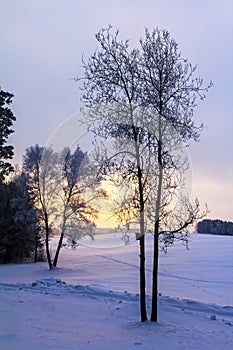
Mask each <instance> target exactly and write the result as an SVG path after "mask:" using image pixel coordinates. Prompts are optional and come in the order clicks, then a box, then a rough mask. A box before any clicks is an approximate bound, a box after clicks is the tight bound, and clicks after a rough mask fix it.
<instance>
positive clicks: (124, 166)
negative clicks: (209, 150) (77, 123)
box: [81, 27, 208, 322]
mask: <svg viewBox="0 0 233 350" xmlns="http://www.w3.org/2000/svg"><path fill="white" fill-rule="evenodd" d="M96 39H97V41H98V43H99V46H100V47H99V49H98V50H97V51H95V53H94V54H93V55H92V56H91V58H90V59H89V60H88V61H87V62H84V61H83V68H84V77H83V84H82V86H81V89H82V91H83V94H82V100H83V102H84V104H85V106H86V107H88V108H89V109H88V111H87V112H85V113H84V115H85V117H86V121H87V123H88V125H89V128H90V130H92V131H94V133H95V134H96V135H98V136H100V137H103V138H104V140H107V139H108V140H109V139H114V140H116V142H115V145H114V152H113V154H109V152H108V150H107V146H105V151H104V152H103V153H102V154H104V156H102V159H101V161H102V164H101V166H102V170H103V173H104V174H108V176H109V175H111V177H112V179H113V181H114V182H115V184H116V185H119V186H121V187H123V189H124V190H125V192H124V195H123V196H121V197H120V198H119V199H118V201H117V202H118V203H116V204H117V206H116V214H117V215H118V217H119V219H120V220H121V221H122V223H123V222H124V223H125V224H127V225H128V224H129V223H130V222H131V221H135V220H136V221H137V222H138V223H139V227H140V233H139V243H140V309H141V321H145V320H146V319H147V311H146V294H145V237H144V236H145V233H146V231H153V234H154V262H153V289H152V313H151V321H155V322H156V321H157V276H158V252H159V236H160V241H161V243H162V242H163V246H164V247H167V246H169V244H170V243H173V242H174V239H176V238H177V239H183V240H184V241H185V240H186V239H187V236H186V235H185V234H183V235H182V233H183V232H184V231H186V230H187V227H188V226H189V225H191V224H192V223H193V222H194V221H195V220H196V219H198V218H199V217H202V216H203V215H204V214H205V212H203V213H200V206H199V202H198V201H197V200H196V201H194V203H190V202H189V201H188V198H187V197H185V196H183V197H182V198H181V199H180V206H178V207H177V208H176V211H175V210H171V206H172V202H173V200H174V198H175V197H176V195H177V190H181V188H182V186H184V185H183V178H182V174H183V173H184V172H185V169H186V167H187V164H186V160H185V159H182V157H180V154H179V152H178V155H177V152H176V151H177V148H178V147H179V143H180V142H181V141H183V142H186V143H187V142H188V141H189V140H191V139H193V140H194V141H196V140H198V139H199V136H200V132H201V130H202V125H200V126H196V125H195V123H194V121H193V112H194V108H195V106H196V100H197V98H199V97H200V98H201V99H203V98H204V97H205V93H206V92H207V90H208V87H207V88H202V84H203V81H202V79H200V78H198V77H197V78H195V77H194V78H193V76H194V74H195V71H196V67H193V66H192V65H191V64H189V63H188V61H187V60H186V59H183V58H182V56H181V54H180V53H179V52H178V46H177V44H176V42H175V41H174V40H173V39H172V38H171V37H170V34H169V33H168V32H167V31H166V30H158V29H157V30H154V31H153V32H152V34H150V33H149V31H147V30H146V33H145V39H141V40H140V45H141V48H140V49H130V48H129V42H128V41H121V40H120V39H119V32H118V31H117V32H116V33H115V34H114V33H113V34H112V33H111V27H109V28H108V29H106V30H105V29H102V30H100V32H99V33H98V34H97V35H96ZM124 184H125V186H124ZM181 192H182V191H181ZM181 203H182V204H183V205H181ZM152 227H153V228H152Z"/></svg>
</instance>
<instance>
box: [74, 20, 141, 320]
mask: <svg viewBox="0 0 233 350" xmlns="http://www.w3.org/2000/svg"><path fill="white" fill-rule="evenodd" d="M118 34H119V33H118V32H116V33H115V34H111V27H109V28H108V29H107V30H105V29H103V30H100V32H99V33H98V34H97V35H96V39H97V41H98V43H99V46H100V48H99V50H97V51H96V52H95V53H94V54H93V55H92V56H91V58H90V59H89V60H88V61H87V62H86V63H85V62H84V61H83V68H84V79H83V85H82V88H81V89H82V91H83V95H82V100H83V102H84V103H85V105H86V106H87V107H89V112H88V114H86V118H87V121H88V123H89V127H90V129H91V130H93V131H94V133H95V134H96V135H99V136H102V137H104V138H109V137H111V136H112V135H114V133H115V134H118V135H120V134H121V135H122V134H125V135H128V134H130V136H131V137H132V139H133V140H134V145H133V147H134V149H133V153H134V154H135V159H134V161H135V162H136V173H137V175H136V178H137V188H138V192H139V197H140V200H139V202H140V205H139V210H138V212H139V216H140V240H139V243H140V309H141V320H142V321H145V320H147V312H146V292H145V237H144V234H145V228H144V198H143V183H142V182H143V180H142V171H141V159H140V155H139V147H138V145H139V140H138V137H139V133H138V128H137V125H136V122H135V106H137V105H138V103H139V102H138V97H139V95H138V90H139V86H138V82H139V80H138V74H139V72H138V60H139V56H138V54H139V52H138V50H131V51H130V50H129V48H128V45H129V44H128V41H121V40H119V38H118ZM103 106H107V107H108V108H107V109H105V108H103ZM119 108H121V109H122V110H121V111H119ZM119 118H120V119H119ZM126 125H127V126H126Z"/></svg>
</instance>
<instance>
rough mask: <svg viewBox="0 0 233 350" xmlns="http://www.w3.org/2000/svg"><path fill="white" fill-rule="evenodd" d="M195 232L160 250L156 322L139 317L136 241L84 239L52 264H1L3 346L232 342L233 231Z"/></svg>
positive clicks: (219, 345) (164, 347) (158, 346)
mask: <svg viewBox="0 0 233 350" xmlns="http://www.w3.org/2000/svg"><path fill="white" fill-rule="evenodd" d="M191 237H192V239H191V243H190V245H189V250H186V249H185V247H184V246H182V244H176V245H175V246H174V247H172V248H170V249H169V251H168V254H167V255H164V254H160V267H159V293H160V294H161V295H160V297H159V315H158V318H159V320H158V323H157V324H156V323H152V322H149V321H148V322H145V323H140V322H139V320H140V314H139V296H138V275H139V271H138V270H139V269H138V262H139V258H138V252H139V251H138V243H137V242H133V241H132V242H131V243H130V244H129V245H123V244H116V242H115V241H114V244H112V245H111V240H110V241H108V243H107V244H105V246H106V248H100V246H103V242H104V238H103V236H98V237H97V238H96V241H95V242H94V243H92V244H89V243H88V245H86V242H80V243H81V245H80V246H79V247H78V248H77V249H76V250H71V249H67V248H63V249H62V251H61V256H60V260H59V267H58V268H57V269H54V270H53V271H48V267H47V264H46V263H37V264H23V265H14V264H12V265H0V349H4V350H22V349H29V350H30V349H32V350H42V349H46V350H47V349H48V350H50V349H51V350H52V349H56V350H59V349H64V350H65V349H66V350H73V349H74V350H75V349H80V350H86V349H91V350H93V349H97V350H98V349H100V350H105V349H106V350H109V349H111V350H116V349H117V350H118V349H121V350H124V349H125V350H130V349H145V350H168V349H169V350H170V349H177V350H178V349H179V350H181V349H188V350H192V349H197V350H202V349H203V350H204V349H205V350H209V349H211V350H214V349H219V350H220V349H221V350H230V349H233V237H229V236H212V235H200V234H193V235H192V236H191ZM108 240H109V237H108ZM98 242H99V243H98ZM118 243H119V242H118ZM146 245H147V260H146V268H147V277H148V278H147V279H148V282H149V279H150V276H151V263H152V249H151V248H152V240H151V239H150V237H148V238H147V243H146ZM150 289H151V288H150V283H148V284H147V294H148V296H147V309H148V316H149V315H150V301H151V296H150V293H151V292H150Z"/></svg>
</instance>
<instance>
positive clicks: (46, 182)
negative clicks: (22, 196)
mask: <svg viewBox="0 0 233 350" xmlns="http://www.w3.org/2000/svg"><path fill="white" fill-rule="evenodd" d="M23 172H24V173H25V174H26V176H27V179H28V186H29V190H30V195H31V198H32V199H33V200H34V204H35V207H36V208H37V209H38V211H39V213H40V220H41V221H40V222H41V226H42V227H43V229H44V231H45V247H46V255H47V261H48V264H49V268H50V269H52V258H51V254H50V249H49V236H50V233H51V228H52V225H53V220H54V218H55V217H56V213H57V200H58V187H59V162H58V155H57V154H56V153H55V152H54V151H53V150H52V149H51V148H44V147H40V146H38V145H35V146H31V147H30V148H28V149H26V151H25V155H24V157H23Z"/></svg>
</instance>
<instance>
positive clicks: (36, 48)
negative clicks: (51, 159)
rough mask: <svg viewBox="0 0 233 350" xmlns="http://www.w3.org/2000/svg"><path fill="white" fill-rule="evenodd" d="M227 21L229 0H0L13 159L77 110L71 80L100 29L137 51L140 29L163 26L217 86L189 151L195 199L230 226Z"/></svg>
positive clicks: (202, 108) (0, 67)
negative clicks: (10, 97)
mask: <svg viewBox="0 0 233 350" xmlns="http://www.w3.org/2000/svg"><path fill="white" fill-rule="evenodd" d="M232 18H233V2H232V0H221V1H220V0H196V1H187V0H176V1H174V0H163V1H160V0H143V1H140V0H128V1H127V0H118V1H107V0H96V1H94V0H93V1H91V0H0V38H1V50H0V73H1V79H0V86H1V88H2V89H3V90H7V91H10V92H12V93H13V94H14V95H15V97H14V102H13V104H12V110H13V111H14V114H15V116H16V118H17V121H16V123H15V125H14V129H15V133H14V134H13V135H12V136H11V137H10V140H9V141H10V142H11V144H13V145H14V147H15V157H14V162H15V163H20V162H21V160H22V155H23V153H24V151H25V149H26V148H27V147H30V146H32V145H35V144H37V143H38V144H40V145H46V144H47V142H48V140H49V139H50V138H51V135H53V134H54V131H55V130H57V127H58V126H59V125H60V124H61V123H64V121H65V120H67V118H70V117H71V116H73V115H74V114H75V113H77V112H78V111H79V110H80V107H81V106H82V104H81V102H80V93H79V90H78V85H77V84H76V83H75V82H74V81H73V78H74V77H76V76H78V75H79V76H80V75H82V69H81V59H82V55H83V56H84V58H88V57H89V56H90V55H91V53H92V52H94V50H95V49H96V48H97V42H96V40H95V34H96V33H97V32H98V31H99V29H100V28H103V27H107V26H108V25H109V24H112V25H113V27H114V28H116V29H119V30H120V33H121V37H122V38H128V39H130V40H131V43H132V45H134V46H136V45H137V42H138V39H139V38H140V37H142V36H143V35H144V30H145V27H147V28H148V29H149V30H153V29H154V28H156V27H158V28H165V29H167V30H169V31H170V33H171V35H172V36H173V37H174V38H175V40H176V41H177V43H178V44H179V48H180V51H181V52H182V55H183V56H184V57H187V58H188V59H189V61H190V62H191V63H192V64H194V65H195V64H197V65H198V73H199V75H200V76H201V77H202V78H203V79H204V81H205V83H206V84H208V83H209V81H213V84H214V86H213V88H211V90H210V91H209V93H208V95H207V98H206V99H205V100H204V101H200V102H199V104H198V106H197V108H196V110H195V114H194V119H195V120H196V121H197V122H198V123H199V122H203V123H204V124H205V128H204V130H203V133H202V136H201V141H200V142H198V143H191V145H190V147H189V154H190V159H191V162H192V172H193V177H192V196H193V197H198V198H199V200H200V202H201V204H202V205H203V207H204V205H205V203H207V205H208V207H209V209H210V211H211V212H210V213H209V214H208V218H214V219H222V220H230V221H233V209H232V208H233V206H232V202H233V118H232V111H233V94H232V82H233V22H232ZM72 132H74V130H72ZM77 132H78V133H80V131H77Z"/></svg>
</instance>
